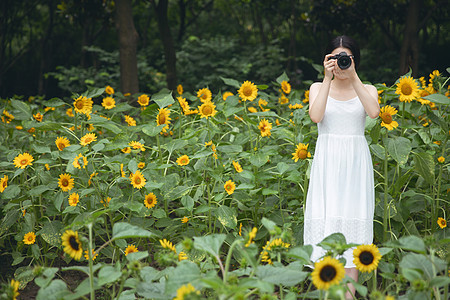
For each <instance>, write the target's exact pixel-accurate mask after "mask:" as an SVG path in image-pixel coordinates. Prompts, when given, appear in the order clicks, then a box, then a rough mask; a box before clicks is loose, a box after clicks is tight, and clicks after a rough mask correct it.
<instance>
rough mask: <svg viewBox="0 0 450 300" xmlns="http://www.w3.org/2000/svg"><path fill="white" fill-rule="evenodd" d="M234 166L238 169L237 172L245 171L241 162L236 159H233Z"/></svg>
mask: <svg viewBox="0 0 450 300" xmlns="http://www.w3.org/2000/svg"><path fill="white" fill-rule="evenodd" d="M233 167H234V169H235V170H236V172H238V173H241V172H242V171H243V170H242V167H241V165H240V164H239V162H237V161H234V160H233Z"/></svg>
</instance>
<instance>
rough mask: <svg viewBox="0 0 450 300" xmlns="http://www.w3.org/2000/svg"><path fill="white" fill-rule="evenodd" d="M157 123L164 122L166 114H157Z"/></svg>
mask: <svg viewBox="0 0 450 300" xmlns="http://www.w3.org/2000/svg"><path fill="white" fill-rule="evenodd" d="M158 119H159V124H166V116H165V115H164V114H159V118H158Z"/></svg>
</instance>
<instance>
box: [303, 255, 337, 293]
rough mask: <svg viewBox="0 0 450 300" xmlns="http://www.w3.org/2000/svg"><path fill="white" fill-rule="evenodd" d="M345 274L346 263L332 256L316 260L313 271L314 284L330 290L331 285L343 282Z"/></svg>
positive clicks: (319, 287)
mask: <svg viewBox="0 0 450 300" xmlns="http://www.w3.org/2000/svg"><path fill="white" fill-rule="evenodd" d="M344 276H345V269H344V265H343V264H342V263H341V262H339V261H338V260H337V259H336V258H332V257H330V256H326V257H325V258H324V259H322V260H321V261H319V262H316V263H315V264H314V271H313V272H312V273H311V277H312V281H313V284H314V285H315V286H316V287H317V288H318V289H320V290H328V289H329V288H330V286H331V285H334V284H338V283H339V282H341V280H342V279H343V278H344Z"/></svg>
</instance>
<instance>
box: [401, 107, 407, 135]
mask: <svg viewBox="0 0 450 300" xmlns="http://www.w3.org/2000/svg"><path fill="white" fill-rule="evenodd" d="M402 103H403V104H402V130H401V133H402V136H403V133H404V131H403V129H404V128H405V107H406V102H405V101H404V102H402Z"/></svg>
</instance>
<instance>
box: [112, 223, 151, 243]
mask: <svg viewBox="0 0 450 300" xmlns="http://www.w3.org/2000/svg"><path fill="white" fill-rule="evenodd" d="M152 236H154V234H153V233H151V232H150V231H148V230H145V229H143V228H141V227H138V226H134V225H131V224H128V223H124V222H119V223H116V224H114V227H113V235H112V239H113V240H117V239H128V238H136V237H140V238H149V237H152Z"/></svg>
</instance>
